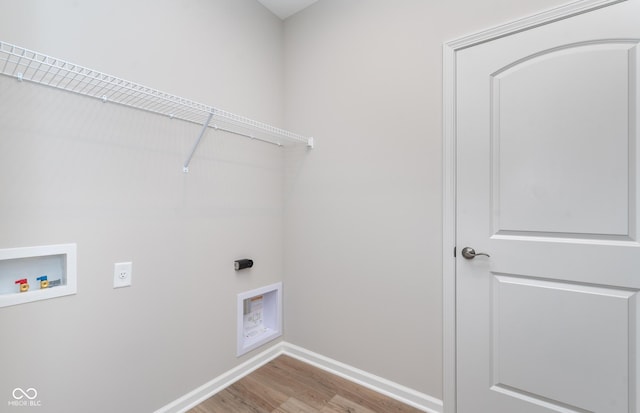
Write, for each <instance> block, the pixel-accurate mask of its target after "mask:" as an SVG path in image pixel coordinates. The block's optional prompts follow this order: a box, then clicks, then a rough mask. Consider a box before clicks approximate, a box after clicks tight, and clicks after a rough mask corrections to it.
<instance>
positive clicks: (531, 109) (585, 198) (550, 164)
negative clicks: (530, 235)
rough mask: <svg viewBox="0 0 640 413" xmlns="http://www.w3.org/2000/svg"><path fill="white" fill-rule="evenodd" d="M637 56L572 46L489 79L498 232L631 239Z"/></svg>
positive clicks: (625, 48) (623, 49) (615, 47)
mask: <svg viewBox="0 0 640 413" xmlns="http://www.w3.org/2000/svg"><path fill="white" fill-rule="evenodd" d="M635 48H636V44H634V43H604V44H603V43H595V44H578V45H571V46H570V47H565V48H562V49H560V50H557V49H552V50H551V51H545V52H542V53H539V54H536V55H534V57H531V58H527V59H524V60H523V61H520V62H518V63H517V64H514V65H510V66H509V67H508V68H507V69H504V70H500V71H499V72H497V73H496V74H495V75H493V76H492V77H491V80H492V96H491V100H492V144H493V145H494V151H495V152H494V153H495V157H494V174H495V175H494V178H493V179H494V188H495V193H494V194H495V198H494V218H495V223H494V225H495V231H496V232H500V231H502V232H504V231H527V232H547V233H554V234H563V233H564V234H604V235H614V236H615V235H618V236H619V235H625V236H626V235H628V234H629V220H628V214H629V170H630V168H629V163H628V161H629V159H628V146H629V141H630V139H629V138H630V137H629V129H630V128H629V112H630V110H632V109H633V108H630V105H629V103H630V102H629V93H628V91H629V80H630V77H629V75H630V73H629V67H630V63H632V62H630V60H631V59H630V58H631V57H633V56H632V54H633V53H630V51H635ZM581 102H588V104H580V103H581ZM594 166H597V167H594Z"/></svg>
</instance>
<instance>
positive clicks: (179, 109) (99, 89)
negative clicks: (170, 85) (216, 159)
mask: <svg viewBox="0 0 640 413" xmlns="http://www.w3.org/2000/svg"><path fill="white" fill-rule="evenodd" d="M0 74H2V75H5V76H9V77H13V78H16V79H18V81H19V82H23V81H27V82H31V83H37V84H41V85H45V86H49V87H53V88H55V89H61V90H66V91H69V92H73V93H76V94H80V95H83V96H88V97H92V98H96V99H99V100H101V101H102V102H103V103H116V104H119V105H123V106H127V107H131V108H135V109H140V110H144V111H147V112H151V113H155V114H159V115H163V116H168V117H169V118H171V119H179V120H182V121H186V122H190V123H195V124H198V125H202V129H201V131H200V134H199V135H198V138H197V139H196V142H195V143H194V145H193V148H192V150H191V153H190V154H189V157H188V158H187V160H186V161H185V162H184V165H183V171H184V172H188V171H189V164H190V163H191V159H192V158H193V156H194V154H195V152H196V149H197V148H198V145H199V144H200V141H201V140H202V138H203V137H204V135H205V132H206V130H207V128H213V129H215V130H219V131H222V132H227V133H231V134H235V135H238V136H243V137H246V138H251V139H255V140H259V141H262V142H267V143H270V144H275V145H278V146H285V145H288V144H305V145H306V146H307V147H308V148H310V149H313V147H314V139H313V138H312V137H305V136H302V135H298V134H296V133H293V132H289V131H287V130H284V129H280V128H277V127H274V126H271V125H268V124H266V123H262V122H258V121H255V120H252V119H249V118H246V117H244V116H240V115H236V114H233V113H231V112H227V111H224V110H222V109H218V108H216V107H213V106H209V105H205V104H202V103H198V102H195V101H193V100H190V99H185V98H182V97H179V96H176V95H172V94H169V93H166V92H162V91H159V90H156V89H152V88H149V87H147V86H143V85H141V84H138V83H134V82H131V81H128V80H124V79H120V78H118V77H115V76H111V75H108V74H106V73H102V72H99V71H97V70H93V69H89V68H86V67H83V66H80V65H77V64H75V63H70V62H67V61H64V60H62V59H58V58H55V57H51V56H48V55H45V54H42V53H39V52H34V51H32V50H29V49H25V48H23V47H19V46H16V45H13V44H10V43H6V42H2V41H0ZM212 122H213V123H212ZM219 124H222V125H224V126H220V125H219Z"/></svg>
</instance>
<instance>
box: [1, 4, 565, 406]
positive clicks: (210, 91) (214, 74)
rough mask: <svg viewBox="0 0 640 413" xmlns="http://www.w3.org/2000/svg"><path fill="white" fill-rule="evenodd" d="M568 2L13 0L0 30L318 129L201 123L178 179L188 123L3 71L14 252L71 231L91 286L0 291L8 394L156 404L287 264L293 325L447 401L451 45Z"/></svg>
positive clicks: (203, 361)
mask: <svg viewBox="0 0 640 413" xmlns="http://www.w3.org/2000/svg"><path fill="white" fill-rule="evenodd" d="M561 3H564V2H563V1H559V0H535V1H529V2H513V1H507V0H484V1H481V2H479V1H474V0H454V1H438V2H436V1H424V0H394V1H389V0H321V1H319V2H317V3H316V4H314V5H313V6H311V7H310V8H309V9H306V10H305V11H303V12H301V13H299V14H297V15H295V16H293V17H292V18H290V19H288V20H287V21H285V22H284V23H282V22H281V21H279V20H278V19H277V18H275V17H274V16H272V15H271V14H270V13H269V12H268V11H266V10H265V9H264V8H263V7H262V6H261V5H259V4H258V3H257V2H255V1H254V0H186V1H180V2H175V1H169V0H161V1H151V0H137V1H135V2H132V1H126V0H110V1H108V2H107V1H103V2H96V1H91V0H75V1H74V0H55V1H46V0H38V1H36V0H23V1H12V0H0V6H1V9H2V11H3V12H2V13H1V14H0V40H3V41H7V42H12V43H16V44H18V45H21V46H25V47H28V48H32V49H35V50H39V51H43V52H45V53H48V54H51V55H54V56H56V57H61V58H65V59H67V60H70V61H74V62H77V63H80V64H83V65H85V66H88V67H92V68H95V69H98V70H102V71H104V72H107V73H110V74H114V75H118V76H120V77H123V78H125V79H129V80H133V81H138V82H140V83H144V84H147V85H149V86H152V87H155V88H157V89H161V90H165V91H167V92H171V93H175V94H178V95H182V96H185V97H188V98H191V99H194V100H196V101H201V102H203V103H208V104H213V105H216V106H219V107H221V108H223V109H226V110H230V111H233V112H237V113H239V114H242V115H245V116H248V117H252V118H255V119H258V120H262V121H265V122H269V123H273V124H275V125H284V126H285V127H287V128H289V129H291V130H293V131H296V132H300V133H305V134H306V133H309V134H312V135H314V136H315V137H316V138H317V149H315V150H313V151H311V152H307V151H306V150H305V149H304V148H293V149H286V150H285V151H284V152H283V151H281V150H279V149H278V148H276V147H273V146H270V145H265V144H260V143H257V142H251V141H248V140H243V139H239V138H237V137H234V136H229V135H224V134H216V133H212V132H211V131H210V132H209V133H208V137H207V139H206V140H205V142H204V144H203V145H202V147H201V148H200V149H199V150H198V153H197V155H196V158H195V159H194V161H193V163H192V168H191V173H189V174H188V175H184V174H183V173H182V171H181V165H182V162H183V161H184V158H185V156H186V154H187V153H188V151H189V149H190V147H191V145H192V142H193V140H194V139H195V137H196V136H197V133H198V130H199V128H198V127H197V126H194V125H188V124H184V123H179V122H174V121H171V120H169V119H163V118H160V117H158V116H154V115H149V114H145V113H140V112H138V111H134V110H130V109H125V108H119V107H116V106H114V105H108V104H106V105H105V104H102V103H100V102H95V101H91V100H87V99H84V98H80V97H78V96H71V95H68V94H65V93H61V92H58V91H55V90H48V89H46V88H42V87H39V86H34V85H29V84H26V83H18V82H16V81H15V80H13V79H7V78H5V77H0V97H1V98H0V188H2V195H1V196H0V216H1V217H2V219H1V220H0V248H9V247H19V246H32V245H46V244H55V243H66V242H77V243H78V294H77V295H75V296H71V297H64V298H58V299H54V300H48V301H41V302H37V303H32V304H27V305H19V306H15V307H8V308H2V309H0V328H1V329H2V341H1V344H0V349H1V350H2V351H0V366H2V369H1V373H0V403H4V399H9V397H10V396H9V395H10V392H11V390H12V389H13V388H14V387H24V388H26V387H35V388H37V389H38V391H39V398H40V399H41V400H42V402H43V407H42V408H40V409H39V411H40V412H43V413H45V412H58V411H68V412H75V411H78V412H79V411H88V410H90V411H94V412H115V411H141V412H146V411H152V410H154V409H156V408H159V407H161V406H163V405H165V404H167V403H169V402H170V401H172V400H174V399H176V398H177V397H180V396H182V395H184V394H185V393H187V392H188V391H190V390H192V389H194V388H196V387H198V386H199V385H201V384H203V383H205V382H207V381H208V380H210V379H212V378H214V377H216V376H218V375H219V374H222V373H223V372H225V371H227V370H229V369H231V368H232V367H234V366H236V365H237V364H238V363H239V362H241V361H243V360H245V359H246V357H250V356H251V354H249V355H247V356H245V357H243V358H241V359H239V360H238V359H236V357H235V314H234V309H235V295H236V293H238V292H240V291H244V290H247V289H250V288H254V287H258V286H262V285H266V284H269V283H272V282H276V281H280V280H284V284H285V285H284V290H285V302H284V307H285V338H286V340H287V341H289V342H292V343H293V344H297V345H300V346H303V347H306V348H308V349H310V350H313V351H316V352H318V353H320V354H323V355H326V356H328V357H332V358H334V359H337V360H339V361H342V362H345V363H348V364H351V365H354V366H356V367H359V368H361V369H363V370H366V371H369V372H371V373H374V374H377V375H379V376H382V377H385V378H387V379H390V380H393V381H396V382H398V383H400V384H403V385H405V386H408V387H411V388H413V389H416V390H418V391H421V392H424V393H426V394H429V395H431V396H433V397H437V398H440V397H441V396H442V382H441V373H442V371H441V370H442V369H441V363H442V348H441V341H442V325H441V324H442V322H441V318H442V314H441V306H442V294H441V264H440V260H441V252H442V238H441V203H442V196H441V176H442V174H441V165H442V156H441V116H442V106H441V98H442V97H441V76H442V74H441V66H442V60H441V50H442V49H441V48H442V43H443V42H445V41H447V40H450V39H453V38H456V37H459V36H462V35H464V34H468V33H471V32H474V31H478V30H481V29H483V28H486V27H488V26H492V25H496V24H499V23H502V22H506V21H508V20H511V19H514V18H518V17H522V16H525V15H527V14H530V13H533V12H536V11H539V10H542V9H545V8H548V7H551V6H553V5H555V4H561ZM244 256H248V257H251V258H254V259H255V260H256V263H257V264H256V266H255V267H254V268H253V269H252V270H251V271H249V272H246V273H243V274H241V275H237V274H235V273H234V271H233V269H232V263H233V260H234V259H236V258H238V257H244ZM128 260H131V261H133V286H132V287H131V288H128V289H121V290H113V289H112V287H111V286H112V272H113V263H114V262H119V261H128ZM283 273H284V275H283ZM252 354H255V352H254V353H252Z"/></svg>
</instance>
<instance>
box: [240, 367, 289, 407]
mask: <svg viewBox="0 0 640 413" xmlns="http://www.w3.org/2000/svg"><path fill="white" fill-rule="evenodd" d="M228 390H229V391H230V392H231V393H233V394H234V395H235V396H236V397H244V398H245V399H246V402H247V403H250V404H253V405H256V406H257V407H259V408H261V409H264V410H265V411H267V412H272V411H273V410H275V409H276V408H277V407H278V406H280V405H281V404H282V403H284V402H285V401H287V399H288V398H289V397H290V395H288V394H285V393H282V392H280V391H278V390H277V389H274V388H273V387H271V386H267V385H264V384H263V383H262V382H261V381H260V380H258V379H257V378H256V377H254V376H253V375H248V376H246V377H244V378H242V379H241V380H239V381H237V382H235V383H234V384H232V385H231V386H229V387H228Z"/></svg>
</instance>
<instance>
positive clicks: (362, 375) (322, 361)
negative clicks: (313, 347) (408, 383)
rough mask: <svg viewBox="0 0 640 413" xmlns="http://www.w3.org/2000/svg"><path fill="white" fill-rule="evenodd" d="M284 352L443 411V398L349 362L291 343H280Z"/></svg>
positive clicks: (431, 411) (420, 406) (431, 412)
mask: <svg viewBox="0 0 640 413" xmlns="http://www.w3.org/2000/svg"><path fill="white" fill-rule="evenodd" d="M280 344H281V346H282V347H283V354H286V355H288V356H291V357H294V358H297V359H298V360H300V361H303V362H305V363H308V364H310V365H312V366H315V367H318V368H320V369H322V370H325V371H328V372H329V373H333V374H335V375H336V376H340V377H342V378H345V379H347V380H349V381H352V382H354V383H357V384H359V385H361V386H364V387H366V388H369V389H371V390H374V391H376V392H378V393H380V394H384V395H385V396H388V397H391V398H392V399H395V400H398V401H401V402H402V403H405V404H408V405H409V406H413V407H415V408H416V409H419V410H422V411H424V412H428V413H442V400H440V399H436V398H435V397H431V396H429V395H427V394H424V393H420V392H418V391H416V390H413V389H410V388H408V387H405V386H403V385H401V384H398V383H394V382H392V381H390V380H387V379H384V378H382V377H379V376H376V375H373V374H371V373H367V372H366V371H363V370H360V369H357V368H355V367H353V366H349V365H348V364H344V363H341V362H339V361H337V360H333V359H330V358H328V357H325V356H323V355H320V354H317V353H314V352H312V351H309V350H307V349H305V348H302V347H298V346H296V345H294V344H291V343H286V342H283V343H280Z"/></svg>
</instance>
